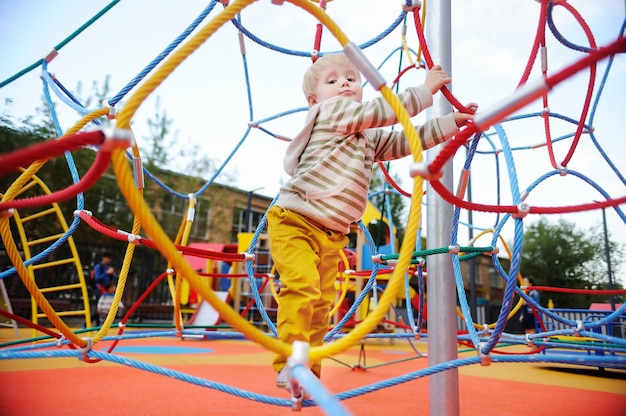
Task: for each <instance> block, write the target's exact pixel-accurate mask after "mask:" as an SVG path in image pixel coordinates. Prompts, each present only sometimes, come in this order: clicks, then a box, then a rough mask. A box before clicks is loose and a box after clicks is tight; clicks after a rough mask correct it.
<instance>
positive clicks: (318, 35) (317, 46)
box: [311, 0, 326, 63]
mask: <svg viewBox="0 0 626 416" xmlns="http://www.w3.org/2000/svg"><path fill="white" fill-rule="evenodd" d="M320 8H321V9H322V10H326V0H320ZM323 29H324V25H322V23H321V22H319V23H318V24H317V26H316V30H315V42H314V43H313V51H314V52H315V53H314V54H313V55H311V60H313V63H315V61H317V58H319V51H320V49H321V46H322V30H323Z"/></svg>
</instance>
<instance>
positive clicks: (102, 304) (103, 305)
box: [96, 282, 126, 322]
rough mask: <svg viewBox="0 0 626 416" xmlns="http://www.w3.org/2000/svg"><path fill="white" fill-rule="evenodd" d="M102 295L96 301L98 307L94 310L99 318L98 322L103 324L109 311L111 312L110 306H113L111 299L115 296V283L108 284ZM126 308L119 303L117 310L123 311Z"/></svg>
mask: <svg viewBox="0 0 626 416" xmlns="http://www.w3.org/2000/svg"><path fill="white" fill-rule="evenodd" d="M104 290H105V291H104V293H103V294H102V296H100V299H98V305H97V306H96V309H97V311H98V316H99V318H100V322H104V321H105V320H106V317H107V315H108V314H109V311H110V310H111V305H113V297H114V296H115V283H112V282H109V283H108V284H107V285H106V286H105V288H104ZM124 309H126V307H125V306H124V304H123V303H122V302H120V305H119V310H124Z"/></svg>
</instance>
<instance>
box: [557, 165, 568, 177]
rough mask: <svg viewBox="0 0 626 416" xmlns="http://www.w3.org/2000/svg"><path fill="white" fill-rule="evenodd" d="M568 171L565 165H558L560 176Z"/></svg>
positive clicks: (565, 174)
mask: <svg viewBox="0 0 626 416" xmlns="http://www.w3.org/2000/svg"><path fill="white" fill-rule="evenodd" d="M568 173H569V171H568V169H567V166H559V175H560V176H567V174H568Z"/></svg>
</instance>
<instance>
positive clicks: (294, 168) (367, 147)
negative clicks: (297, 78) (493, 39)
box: [267, 54, 477, 389]
mask: <svg viewBox="0 0 626 416" xmlns="http://www.w3.org/2000/svg"><path fill="white" fill-rule="evenodd" d="M449 82H450V78H449V77H448V75H447V74H446V73H445V71H443V70H442V69H441V67H440V66H434V67H433V68H432V69H431V70H430V71H429V72H428V74H427V75H426V79H425V82H424V84H423V85H420V86H418V87H411V88H408V89H407V90H406V91H405V92H403V93H400V94H399V95H398V98H399V99H400V101H401V102H402V103H403V104H404V106H405V108H406V109H407V111H408V113H409V115H410V116H411V117H413V116H414V115H416V114H418V113H419V112H420V111H422V110H423V109H425V108H427V107H429V106H430V105H432V102H433V97H432V96H433V94H435V93H436V92H437V91H439V90H440V89H441V87H442V86H443V85H444V84H448V83H449ZM303 89H304V95H305V96H306V99H307V102H308V104H309V112H308V114H307V118H306V123H305V126H304V128H303V129H302V131H301V132H300V133H299V134H298V135H297V136H296V137H295V138H294V139H293V141H292V142H291V143H290V144H289V146H288V147H287V153H286V156H285V159H284V168H285V171H286V172H287V173H288V174H289V175H291V178H290V179H289V180H288V181H287V182H286V183H285V184H284V185H283V186H282V187H281V190H280V195H279V197H278V200H277V201H276V204H275V205H274V206H273V207H272V208H271V209H270V210H269V211H268V213H267V226H268V234H269V243H270V250H271V254H272V258H273V260H274V263H275V264H276V268H277V270H278V272H279V274H280V282H281V284H282V288H281V290H280V294H279V299H280V306H279V308H278V316H277V329H278V339H280V340H281V341H284V342H286V343H289V344H292V343H293V342H294V341H304V342H308V343H309V345H310V346H318V345H321V344H322V342H323V339H324V335H325V334H326V333H327V331H328V324H329V312H330V308H331V305H332V303H333V302H334V299H335V278H336V274H337V264H338V262H339V260H340V257H339V256H340V255H339V252H340V250H341V249H343V248H344V247H345V246H346V244H347V243H348V237H347V236H346V234H348V233H349V232H350V224H352V223H354V222H357V221H359V219H360V218H361V216H362V214H363V212H364V211H365V207H366V204H367V195H368V189H369V185H370V179H371V176H372V170H373V166H374V163H376V162H379V161H385V160H393V159H399V158H402V157H405V156H409V155H410V154H411V149H410V147H409V143H408V140H407V138H406V136H405V134H404V132H402V131H392V130H387V129H382V128H380V127H384V126H391V125H393V124H396V123H398V120H397V118H396V115H395V113H394V112H393V110H392V109H391V107H390V106H389V105H388V104H387V103H386V102H385V100H384V99H383V98H382V97H379V98H376V99H374V100H372V101H369V102H365V103H361V100H362V97H363V90H362V87H361V75H360V73H359V70H358V69H357V68H356V66H355V65H354V64H353V63H352V62H351V61H350V59H349V58H348V57H347V56H345V55H344V54H330V55H325V56H323V57H321V58H320V59H318V60H317V61H316V62H315V63H314V64H313V65H311V67H310V68H309V69H308V70H307V71H306V73H305V75H304V82H303ZM469 107H470V109H471V110H472V111H475V110H476V108H477V106H476V104H473V103H472V104H470V106H469ZM472 118H473V116H472V115H471V114H463V113H457V112H455V113H452V114H449V115H446V116H444V117H439V118H435V119H432V120H429V121H427V122H426V123H425V124H424V125H423V126H421V127H417V129H418V133H419V136H420V138H421V140H422V146H423V148H424V149H428V148H431V147H433V146H435V145H437V144H439V143H443V142H444V141H445V140H447V139H448V138H450V137H452V136H453V135H454V134H456V133H457V132H458V131H459V130H458V128H459V127H461V126H463V125H465V124H466V123H467V122H468V121H469V120H471V119H472ZM287 358H288V357H284V356H280V355H279V356H276V357H275V359H274V362H273V367H274V370H275V371H277V372H278V374H277V378H276V386H277V387H279V388H286V389H288V388H289V382H288V377H287V374H286V371H284V370H283V369H284V367H285V365H286V361H287ZM309 364H310V366H311V371H312V372H313V373H314V374H315V375H316V376H317V377H320V375H321V361H315V362H311V363H309Z"/></svg>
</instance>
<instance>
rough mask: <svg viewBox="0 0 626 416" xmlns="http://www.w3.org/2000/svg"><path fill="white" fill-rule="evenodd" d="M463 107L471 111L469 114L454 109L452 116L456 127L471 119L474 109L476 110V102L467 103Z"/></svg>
mask: <svg viewBox="0 0 626 416" xmlns="http://www.w3.org/2000/svg"><path fill="white" fill-rule="evenodd" d="M465 107H466V108H467V109H468V110H470V111H471V114H468V113H461V112H459V111H456V112H454V113H453V114H452V117H454V121H455V122H456V126H457V127H463V126H464V125H466V124H467V122H468V121H471V120H473V119H474V113H476V110H478V104H476V103H469V104H467V105H466V106H465Z"/></svg>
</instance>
